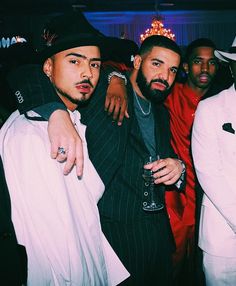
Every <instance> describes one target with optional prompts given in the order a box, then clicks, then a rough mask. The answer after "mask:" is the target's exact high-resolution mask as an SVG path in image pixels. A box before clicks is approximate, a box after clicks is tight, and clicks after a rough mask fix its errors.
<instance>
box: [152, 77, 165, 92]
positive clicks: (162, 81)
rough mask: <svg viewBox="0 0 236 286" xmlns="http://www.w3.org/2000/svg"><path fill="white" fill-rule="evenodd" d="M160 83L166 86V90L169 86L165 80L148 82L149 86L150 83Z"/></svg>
mask: <svg viewBox="0 0 236 286" xmlns="http://www.w3.org/2000/svg"><path fill="white" fill-rule="evenodd" d="M156 82H157V83H158V82H159V83H162V84H164V85H165V86H166V89H168V88H169V87H170V86H169V84H168V82H167V81H166V80H164V79H160V78H159V79H153V80H151V81H150V85H151V84H152V83H156Z"/></svg>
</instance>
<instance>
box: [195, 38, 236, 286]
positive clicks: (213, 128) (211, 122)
mask: <svg viewBox="0 0 236 286" xmlns="http://www.w3.org/2000/svg"><path fill="white" fill-rule="evenodd" d="M214 53H215V56H216V57H217V58H219V59H220V60H221V61H224V62H226V63H228V64H229V66H230V69H231V72H232V76H233V78H234V84H233V85H231V86H230V87H229V88H228V89H225V90H223V91H221V92H220V93H219V94H217V95H215V96H213V97H211V98H208V99H205V100H203V101H201V102H200V104H199V105H198V107H197V112H196V115H195V119H194V124H193V133H192V152H193V161H194V166H195V169H196V174H197V177H198V180H199V182H200V184H201V187H202V189H203V192H204V195H203V200H202V204H201V218H200V227H199V242H198V244H199V247H200V248H201V249H202V250H203V271H204V273H205V277H206V285H207V286H223V285H229V286H233V285H236V211H235V209H236V187H235V186H236V176H235V169H236V152H235V150H236V138H235V130H236V113H235V106H236V37H235V38H234V41H233V44H232V46H231V47H230V49H229V51H228V52H224V51H219V50H215V52H214Z"/></svg>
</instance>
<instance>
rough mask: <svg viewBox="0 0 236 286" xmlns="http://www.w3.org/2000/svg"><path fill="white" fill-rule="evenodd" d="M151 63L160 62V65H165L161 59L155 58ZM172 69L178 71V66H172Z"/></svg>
mask: <svg viewBox="0 0 236 286" xmlns="http://www.w3.org/2000/svg"><path fill="white" fill-rule="evenodd" d="M151 61H157V62H159V63H161V64H164V63H165V62H164V61H162V60H160V59H158V58H153V59H151ZM170 68H171V69H178V67H176V66H172V67H170Z"/></svg>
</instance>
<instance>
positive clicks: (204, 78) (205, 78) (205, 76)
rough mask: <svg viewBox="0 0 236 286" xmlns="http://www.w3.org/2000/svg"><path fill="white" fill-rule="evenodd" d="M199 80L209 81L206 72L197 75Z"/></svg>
mask: <svg viewBox="0 0 236 286" xmlns="http://www.w3.org/2000/svg"><path fill="white" fill-rule="evenodd" d="M199 80H200V82H204V83H205V82H208V81H209V76H208V75H206V74H203V75H200V76H199Z"/></svg>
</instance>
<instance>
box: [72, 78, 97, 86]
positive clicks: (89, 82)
mask: <svg viewBox="0 0 236 286" xmlns="http://www.w3.org/2000/svg"><path fill="white" fill-rule="evenodd" d="M83 83H86V84H89V85H90V86H91V87H92V88H94V85H93V84H92V83H91V81H90V80H89V79H84V80H82V81H80V82H77V83H76V84H75V85H78V84H83Z"/></svg>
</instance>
